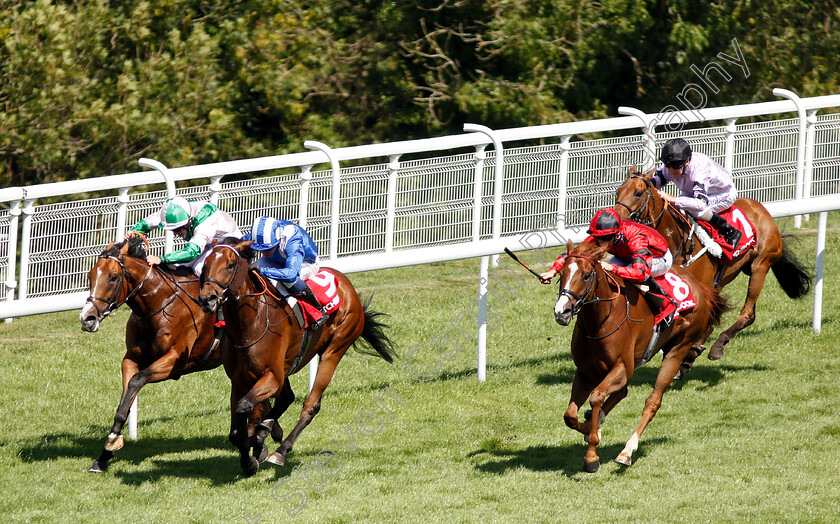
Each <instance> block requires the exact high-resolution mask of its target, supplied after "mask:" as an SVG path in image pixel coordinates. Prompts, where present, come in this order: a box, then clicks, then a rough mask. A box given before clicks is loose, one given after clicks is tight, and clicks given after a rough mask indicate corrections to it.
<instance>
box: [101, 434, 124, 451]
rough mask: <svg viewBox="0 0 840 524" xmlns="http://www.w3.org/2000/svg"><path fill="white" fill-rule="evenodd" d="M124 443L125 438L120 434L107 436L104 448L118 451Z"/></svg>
mask: <svg viewBox="0 0 840 524" xmlns="http://www.w3.org/2000/svg"><path fill="white" fill-rule="evenodd" d="M124 445H125V439H124V438H123V436H122V435H119V436H118V437H110V436H109V437H108V440H106V441H105V450H106V451H119V450H121V449H122V447H123V446H124Z"/></svg>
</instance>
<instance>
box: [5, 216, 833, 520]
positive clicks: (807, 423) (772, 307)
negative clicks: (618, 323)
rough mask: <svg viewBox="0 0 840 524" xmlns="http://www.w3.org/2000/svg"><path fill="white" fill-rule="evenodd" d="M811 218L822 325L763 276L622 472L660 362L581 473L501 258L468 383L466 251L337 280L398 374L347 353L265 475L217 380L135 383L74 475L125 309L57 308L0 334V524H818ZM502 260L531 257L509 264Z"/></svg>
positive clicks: (823, 505)
mask: <svg viewBox="0 0 840 524" xmlns="http://www.w3.org/2000/svg"><path fill="white" fill-rule="evenodd" d="M779 222H780V224H782V225H783V226H785V227H784V228H785V229H787V231H788V232H793V233H794V236H795V237H797V241H796V242H795V243H793V244H791V245H792V246H793V247H794V251H795V252H796V253H797V254H798V256H799V257H800V259H801V260H802V261H804V262H806V263H808V264H810V265H813V262H814V245H815V238H816V235H815V231H814V230H813V229H809V228H813V227H816V217H815V216H812V217H811V221H810V222H806V223H805V227H804V228H803V229H802V230H799V231H795V230H794V229H793V227H792V225H791V221H790V219H784V220H780V221H779ZM829 227H830V229H829V234H828V239H827V249H826V275H827V279H826V281H825V283H824V304H823V321H822V333H821V334H820V335H819V336H817V335H815V334H814V333H813V332H812V329H811V313H812V308H813V298H812V296H810V295H809V296H808V297H807V298H806V299H804V300H799V301H793V300H790V299H788V298H787V297H786V296H784V294H783V293H782V291H781V290H780V288H779V286H778V284H777V283H776V281H775V279H774V278H773V277H772V276H770V277H768V280H767V283H766V286H765V289H764V292H763V294H762V296H761V298H760V300H759V304H758V319H757V320H756V322H755V324H753V325H752V326H751V327H749V328H747V329H746V330H745V331H744V332H742V333H741V334H740V335H739V336H738V337H736V338H735V339H734V340H733V341H732V342H731V343H730V344H729V345H728V346H727V352H726V356H725V357H724V359H722V360H720V361H716V362H711V361H709V360H708V359H707V358H706V356H705V355H704V356H701V357H700V358H699V359H698V361H697V365H696V366H695V368H694V370H693V371H692V372H691V374H690V375H689V378H688V379H687V380H685V381H683V382H677V383H675V384H674V385H673V386H672V388H671V389H670V390H669V391H668V392H667V393H666V395H665V398H664V402H663V405H662V408H661V409H660V411H659V413H658V414H657V416H656V418H655V419H654V420H653V422H652V423H651V424H650V426H649V427H648V429H647V431H646V432H645V433H644V435H643V437H642V440H641V444H640V446H639V450H638V451H637V452H636V453H635V454H634V464H633V465H632V466H630V467H622V466H619V465H617V464H615V463H613V462H611V460H612V459H613V458H614V457H615V456H616V455H617V454H618V452H619V451H620V450H621V448H622V447H623V446H624V443H625V441H626V440H627V439H628V438H629V437H630V435H631V434H632V432H633V430H634V429H635V427H636V425H637V423H638V419H639V417H640V415H641V410H642V406H643V403H644V399H645V398H646V397H647V395H648V394H649V393H650V390H651V387H652V383H653V381H654V378H655V376H656V370H657V367H658V365H659V363H660V362H661V357H658V356H657V357H654V359H653V360H652V361H651V362H650V363H648V364H647V365H646V366H644V367H642V368H641V369H639V370H638V371H637V373H636V375H635V376H634V379H633V383H632V385H631V387H630V393H629V395H628V397H627V398H626V399H624V400H623V401H622V402H621V403H620V404H619V405H618V406H617V407H616V408H615V410H614V411H613V412H612V414H611V415H610V417H609V418H608V419H607V421H606V422H605V424H604V427H603V438H602V442H601V446H600V447H599V454H600V456H601V461H602V467H601V470H600V471H599V472H598V473H596V474H586V473H584V472H583V471H582V470H581V466H582V462H583V454H584V452H585V447H584V444H583V442H582V438H581V435H579V434H577V433H575V432H573V431H572V430H570V429H568V428H566V426H565V424H564V423H563V420H562V414H563V412H564V410H565V408H566V405H567V403H568V397H569V389H570V382H571V378H572V375H573V373H574V365H573V363H572V362H571V359H570V356H569V338H570V334H571V331H572V328H571V327H568V328H562V327H560V326H558V325H557V324H556V323H555V322H554V319H553V315H552V312H551V310H552V305H553V301H554V297H555V294H556V286H551V287H549V286H541V285H540V284H539V283H538V282H537V281H536V279H535V278H533V277H532V276H530V275H529V274H528V273H527V272H525V271H524V270H523V269H521V268H519V267H518V266H515V265H513V264H512V262H511V261H510V260H509V259H506V258H502V264H503V265H504V266H506V267H509V268H512V270H513V271H516V272H517V273H516V274H517V275H519V276H520V277H521V278H522V279H523V281H522V282H523V283H522V284H521V285H518V284H517V285H515V286H514V285H513V283H514V282H515V281H514V280H512V279H511V277H504V278H502V276H501V275H502V274H501V273H495V276H494V277H491V282H490V286H491V288H492V289H494V290H495V291H497V292H498V294H497V295H495V296H491V297H490V299H489V300H490V310H491V323H490V326H489V327H490V329H489V333H488V353H487V362H488V367H487V381H486V382H484V383H479V382H478V380H477V378H476V370H475V366H476V339H477V337H476V333H475V331H476V329H475V323H474V321H473V320H472V319H471V317H470V314H471V313H472V312H474V310H475V299H476V294H477V290H478V283H477V278H478V260H464V261H457V262H452V263H445V264H429V265H425V266H417V267H411V268H403V269H394V270H384V271H377V272H371V273H365V274H356V275H351V278H352V280H353V281H354V282H355V283H356V286H357V288H358V289H359V290H360V291H362V292H363V293H368V294H369V293H371V292H373V293H374V294H375V296H374V301H373V307H374V308H375V309H377V310H380V311H383V312H386V313H388V314H389V315H390V318H389V319H388V321H389V322H390V323H391V328H390V330H389V332H390V334H391V336H392V337H393V338H394V340H395V341H396V342H397V343H398V344H399V351H400V354H401V356H403V357H405V356H406V355H407V354H411V366H407V365H406V360H405V359H404V358H403V359H401V360H399V361H397V362H395V363H394V364H391V365H388V364H386V363H385V362H384V361H381V360H379V359H375V358H372V357H367V356H363V355H360V354H357V353H355V352H353V351H351V352H348V354H347V355H346V357H345V358H344V360H343V361H342V362H341V364H340V365H339V367H338V370H337V373H336V376H335V378H334V379H333V382H332V384H330V387H329V388H328V389H327V391H326V393H325V395H324V399H323V403H322V409H321V412H320V413H319V414H318V416H317V417H316V418H315V419H314V421H313V423H312V424H311V425H310V426H309V427H308V428H307V429H306V430H305V431H304V432H303V434H302V436H301V438H300V439H299V440H298V442H297V445H296V447H295V449H294V450H293V451H292V452H291V453H290V455H289V460H288V463H287V465H286V466H285V467H282V468H278V467H274V466H270V465H264V466H263V467H262V468H261V469H260V471H259V472H258V473H257V475H255V476H254V477H251V478H243V477H242V476H241V474H240V469H239V461H238V458H237V455H236V453H234V450H233V448H232V447H231V446H230V444H229V443H228V441H227V432H228V424H229V413H228V381H227V379H226V377H225V375H224V372H223V371H222V370H221V369H216V370H213V371H209V372H205V373H199V374H193V375H189V376H186V377H184V378H183V379H182V380H179V381H169V382H164V383H160V384H152V385H149V386H147V387H146V388H144V389H143V390H142V391H141V393H140V428H139V433H140V439H139V440H138V441H127V442H126V446H125V448H123V449H122V450H121V451H119V452H118V453H117V456H116V458H115V459H114V460H113V461H112V464H111V468H110V469H109V471H108V472H107V473H105V474H100V475H96V474H91V473H88V472H87V468H88V466H89V465H90V463H91V461H92V459H93V458H94V457H96V456H97V455H98V453H99V450H100V449H101V447H102V444H103V442H104V438H105V435H106V433H107V432H108V429H109V428H110V425H111V423H112V421H113V414H114V409H115V408H116V404H117V401H118V399H119V388H120V378H119V363H120V359H121V357H122V353H123V342H122V338H123V334H124V324H125V320H126V319H127V316H128V310H127V309H122V310H120V311H118V312H117V313H116V314H115V315H114V316H113V317H112V318H109V319H108V320H106V321H105V322H104V323H103V325H102V329H101V330H100V332H98V333H94V334H91V333H83V332H81V330H80V328H79V324H78V320H77V316H78V314H77V313H78V312H67V313H60V314H53V315H41V316H36V317H27V318H20V319H16V320H15V321H14V322H12V323H2V324H0V381H2V384H3V394H2V396H0V422H1V423H2V432H0V489H2V496H0V515H3V516H4V522H50V523H55V522H113V521H130V522H167V523H168V522H175V523H181V522H248V521H249V519H250V521H251V522H254V521H256V520H258V519H259V520H260V522H283V521H292V520H294V521H298V522H347V523H351V522H412V523H413V522H423V521H435V522H572V521H574V522H742V521H748V522H830V521H837V519H838V517H837V515H838V513H839V512H840V502H838V501H840V480H839V479H840V413H838V407H837V406H838V405H840V393H838V388H837V386H836V384H837V381H838V379H839V378H840V352H839V351H838V347H840V311H838V309H840V300H838V299H837V298H836V295H837V293H838V280H837V276H836V275H837V269H836V268H837V267H838V263H840V236H838V231H840V215H838V214H836V213H833V214H831V215H830V217H829ZM558 253H559V250H558V251H557V252H552V255H556V254H558ZM523 260H524V261H525V262H526V263H528V264H529V265H530V264H534V265H535V266H538V264H536V262H535V259H534V257H533V256H530V258H529V254H524V256H523ZM535 269H538V270H540V269H543V268H542V267H535ZM505 279H507V280H505ZM501 284H507V285H508V287H509V288H510V289H511V290H512V291H511V294H510V295H513V297H512V298H510V295H508V297H509V298H507V299H504V296H505V295H503V294H501V293H502V287H501ZM745 293H746V278H745V277H743V276H741V277H739V278H738V279H737V280H736V281H735V282H734V283H733V284H731V285H730V286H729V287H728V288H727V289H726V294H728V295H729V296H730V297H731V299H732V303H733V304H734V305H736V307H737V308H740V305H741V304H742V303H743V298H744V295H745ZM736 315H737V310H736V311H733V312H730V313H728V314H727V315H726V316H725V318H724V324H725V326H728V325H729V324H730V323H731V322H732V321H733V320H734V319H735V316H736ZM725 326H724V327H725ZM720 331H721V330H720V329H719V330H717V331H716V332H715V334H714V335H713V337H716V336H717V334H718V333H719V332H720ZM441 341H445V342H446V343H442V342H441ZM412 348H413V351H412ZM438 364H439V367H438ZM418 377H420V378H422V379H423V380H420V379H418ZM306 381H307V376H306V372H305V371H304V372H301V373H299V374H298V375H295V376H293V377H292V386H293V388H294V390H295V391H296V393H297V396H298V398H297V400H296V401H295V403H294V404H293V405H292V406H291V408H290V409H289V411H288V412H287V413H286V414H285V415H284V416H283V417H282V419H281V422H282V424H283V426H284V428H286V430H287V431H288V430H289V429H291V427H292V426H293V425H294V424H295V422H296V421H297V418H298V416H299V414H300V407H301V402H302V400H303V397H304V395H305V393H306ZM386 395H390V396H386ZM383 406H384V407H385V408H387V409H383ZM270 445H272V446H274V444H273V443H271V444H270ZM328 459H331V461H328ZM319 465H322V466H323V468H324V469H323V472H319V469H318V466H319ZM294 512H296V513H295V514H294V515H290V513H294Z"/></svg>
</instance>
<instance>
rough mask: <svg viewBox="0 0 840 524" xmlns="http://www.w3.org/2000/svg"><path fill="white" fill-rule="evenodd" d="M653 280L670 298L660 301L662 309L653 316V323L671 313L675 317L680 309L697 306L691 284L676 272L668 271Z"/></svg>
mask: <svg viewBox="0 0 840 524" xmlns="http://www.w3.org/2000/svg"><path fill="white" fill-rule="evenodd" d="M654 280H655V281H656V283H657V284H659V287H661V288H662V291H664V292H665V293H666V294H667V295H668V299H670V300H665V301H664V302H663V303H662V310H661V311H659V312H658V313H656V315H655V316H654V319H653V321H654V324H658V323H659V322H660V321H662V320H663V319H664V318H666V317H667V316H669V315H670V314H672V313H673V314H674V317H675V318H676V317H677V316H679V314H680V312H681V311H685V310H687V309H691V308H693V307H697V302H696V301H695V300H694V293H693V292H692V291H691V286H689V285H688V282H686V281H685V280H683V279H682V278H681V277H679V276H678V275H677V274H676V273H674V272H672V271H668V272H667V273H665V274H664V275H661V276H658V277H654Z"/></svg>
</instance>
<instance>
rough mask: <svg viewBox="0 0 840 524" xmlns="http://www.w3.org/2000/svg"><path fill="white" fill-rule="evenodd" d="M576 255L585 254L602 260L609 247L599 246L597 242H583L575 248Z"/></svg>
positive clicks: (593, 258)
mask: <svg viewBox="0 0 840 524" xmlns="http://www.w3.org/2000/svg"><path fill="white" fill-rule="evenodd" d="M572 252H573V253H575V254H576V255H583V256H585V257H589V258H591V259H592V260H601V259H602V258H604V255H606V254H607V248H606V247H603V246H599V245H598V244H597V243H595V242H581V243H580V244H578V245H577V246H576V247H575V248H574V249H573V250H572Z"/></svg>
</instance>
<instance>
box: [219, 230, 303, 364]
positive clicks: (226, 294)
mask: <svg viewBox="0 0 840 524" xmlns="http://www.w3.org/2000/svg"><path fill="white" fill-rule="evenodd" d="M220 247H224V248H228V249H230V250H232V251H233V252H234V253H235V254H236V258H237V259H239V260H241V259H242V254H241V253H239V251H237V250H236V249H235V248H234V247H233V246H230V245H227V244H219V245H217V246H215V247H214V248H213V250H216V249H218V248H220ZM239 266H240V264H237V265H236V268H235V269H234V272H233V275H232V277H231V279H230V280H229V281H228V282H227V283H224V282H221V281H219V280H216V279H214V278H205V279H204V283H205V284H207V283H209V284H211V285H213V286H214V287H218V288H219V290H220V291H217V294H218V295H219V296H221V297H222V298H221V299H220V303H224V302H227V300H228V299H233V300H239V299H241V298H255V297H256V298H260V300H261V301H262V302H263V304H265V306H266V307H265V308H264V309H265V329H263V332H262V334H260V336H259V337H258V338H257V339H256V340H254V341H253V342H251V343H249V344H245V345H238V344H233V343H232V342H231V345H232V346H233V347H234V348H236V349H247V348H249V347H251V346H253V345H255V344H257V343H258V342H259V341H260V340H262V339H263V338H264V337H265V336H266V334H268V332H269V331H270V329H271V328H272V327H274V326H278V325H280V324H282V323H283V322H284V321H285V320H286V319H287V318H289V317H290V316H291V315H292V314H293V313H292V312H291V311H290V312H289V313H287V314H286V316H285V317H284V318H282V319H280V321H279V322H277V323H276V324H272V323H271V321H270V319H269V315H268V306H269V304H268V302H267V301H266V299H265V295H266V294H268V295H270V296H271V297H273V298H275V299H277V300H278V301H281V299H280V298H279V297H277V296H276V295H275V294H274V293H272V292H271V291H269V289H270V288H271V287H272V286H270V285H268V282H266V281H265V279H264V278H263V276H262V275H260V274H259V273H258V272H256V271H253V272H252V274H254V275H256V276H257V280H258V281H259V282H260V284H261V285H262V288H263V289H262V291H259V292H256V293H251V294H244V295H233V294H232V291H231V290H230V287H231V283H233V282H234V281H235V280H236V277H237V273H238V272H239Z"/></svg>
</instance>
